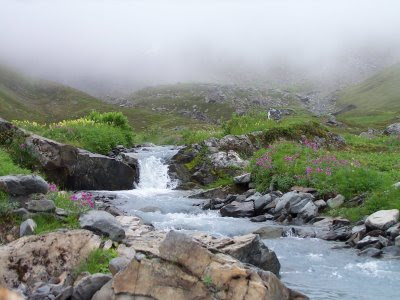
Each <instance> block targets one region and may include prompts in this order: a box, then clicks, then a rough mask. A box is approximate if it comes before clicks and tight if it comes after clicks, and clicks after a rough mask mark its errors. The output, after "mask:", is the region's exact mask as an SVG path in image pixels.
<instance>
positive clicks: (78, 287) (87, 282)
mask: <svg viewBox="0 0 400 300" xmlns="http://www.w3.org/2000/svg"><path fill="white" fill-rule="evenodd" d="M111 279H112V276H111V275H106V274H100V273H97V274H93V275H89V276H85V277H83V278H82V279H81V280H79V281H78V282H77V283H76V284H75V286H74V292H73V293H72V300H90V299H92V297H93V295H94V294H95V293H96V292H97V291H98V290H100V289H101V288H102V287H103V285H105V284H106V283H107V282H109V281H110V280H111Z"/></svg>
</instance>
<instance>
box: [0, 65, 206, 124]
mask: <svg viewBox="0 0 400 300" xmlns="http://www.w3.org/2000/svg"><path fill="white" fill-rule="evenodd" d="M91 110H97V111H100V112H104V111H121V112H123V113H124V114H125V115H126V116H127V117H128V119H129V121H130V124H131V125H132V127H133V128H134V129H135V130H136V131H145V130H149V129H154V128H163V129H174V128H177V127H179V126H183V127H196V126H203V125H204V124H203V123H202V122H200V121H195V120H192V119H190V118H185V117H181V116H178V115H176V114H174V113H173V112H170V113H168V112H167V113H166V112H156V111H152V110H151V109H147V108H146V107H139V108H131V107H121V106H119V105H113V104H110V103H106V102H104V101H102V100H99V99H97V98H95V97H93V96H90V95H88V94H86V93H84V92H82V91H79V90H77V89H74V88H71V87H67V86H64V85H61V84H58V83H54V82H50V81H45V80H37V79H34V78H29V77H26V76H24V75H21V74H19V73H17V72H15V71H12V70H9V69H7V68H4V67H1V66H0V117H2V118H4V119H7V120H30V121H37V122H55V121H61V120H65V119H74V118H77V117H81V116H83V115H85V114H87V113H89V112H90V111H91Z"/></svg>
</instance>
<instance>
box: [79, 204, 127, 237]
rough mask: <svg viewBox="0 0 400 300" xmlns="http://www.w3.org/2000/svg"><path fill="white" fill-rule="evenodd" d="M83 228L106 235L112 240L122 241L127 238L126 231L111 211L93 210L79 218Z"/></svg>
mask: <svg viewBox="0 0 400 300" xmlns="http://www.w3.org/2000/svg"><path fill="white" fill-rule="evenodd" d="M79 222H80V226H81V228H84V229H88V230H90V231H93V232H94V233H97V234H101V235H105V236H107V237H109V238H110V239H111V240H113V241H116V242H120V241H122V240H123V239H124V238H125V231H124V229H123V228H122V226H121V224H120V223H119V222H118V221H117V219H116V218H115V217H114V216H113V215H112V214H110V213H108V212H105V211H99V210H91V211H89V212H87V213H86V214H84V215H82V216H81V217H80V218H79Z"/></svg>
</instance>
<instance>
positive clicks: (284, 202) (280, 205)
mask: <svg viewBox="0 0 400 300" xmlns="http://www.w3.org/2000/svg"><path fill="white" fill-rule="evenodd" d="M313 199H314V196H313V195H311V194H308V193H298V192H289V193H286V194H284V195H283V196H282V197H281V198H279V199H278V201H277V203H276V206H275V214H276V213H279V212H280V211H281V210H282V209H284V208H289V210H290V208H291V207H292V206H293V207H296V208H294V209H295V210H296V211H297V208H298V211H300V210H301V208H302V206H305V205H306V204H307V202H308V201H312V200H313ZM303 200H306V201H303ZM300 202H301V205H300V206H298V205H297V204H299V203H300ZM296 205H297V206H296Z"/></svg>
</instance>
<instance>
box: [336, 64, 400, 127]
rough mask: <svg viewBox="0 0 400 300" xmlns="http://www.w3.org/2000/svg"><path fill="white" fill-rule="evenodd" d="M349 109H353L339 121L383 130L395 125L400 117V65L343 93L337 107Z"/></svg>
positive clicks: (342, 115)
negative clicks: (347, 107)
mask: <svg viewBox="0 0 400 300" xmlns="http://www.w3.org/2000/svg"><path fill="white" fill-rule="evenodd" d="M348 105H355V108H354V109H352V110H350V111H348V112H346V113H343V114H340V115H339V116H338V118H339V119H340V120H342V121H344V122H346V123H348V124H349V125H354V126H359V127H368V126H370V127H375V126H377V127H383V126H385V125H387V124H388V123H390V122H394V121H396V119H397V118H398V116H399V114H400V64H397V65H394V66H392V67H390V68H387V69H385V70H383V71H382V72H380V73H378V74H376V75H375V76H373V77H371V78H369V79H367V80H365V81H363V82H361V83H359V84H357V85H354V86H351V87H349V88H347V89H345V90H343V91H342V92H341V94H340V96H339V100H338V102H337V107H338V108H339V109H341V108H344V107H346V106H348Z"/></svg>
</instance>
